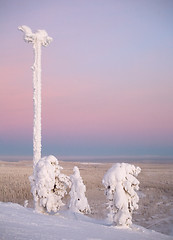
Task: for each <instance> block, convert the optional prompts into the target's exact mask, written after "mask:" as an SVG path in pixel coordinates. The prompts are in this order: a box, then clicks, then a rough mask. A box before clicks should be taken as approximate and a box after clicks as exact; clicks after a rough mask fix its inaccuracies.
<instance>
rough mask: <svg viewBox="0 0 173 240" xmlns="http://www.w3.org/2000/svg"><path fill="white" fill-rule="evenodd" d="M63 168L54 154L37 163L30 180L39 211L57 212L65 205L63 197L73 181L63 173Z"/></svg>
mask: <svg viewBox="0 0 173 240" xmlns="http://www.w3.org/2000/svg"><path fill="white" fill-rule="evenodd" d="M61 169H63V168H62V167H61V166H60V165H59V163H58V160H57V159H56V158H55V157H54V156H52V155H50V156H48V157H43V158H41V159H40V160H39V161H38V162H37V164H36V165H35V168H34V174H33V175H32V176H31V177H30V182H31V191H32V194H33V196H34V201H35V210H36V211H37V212H43V213H44V212H51V211H53V212H56V211H58V210H59V208H60V207H61V206H63V205H64V204H63V202H62V198H63V197H64V195H65V194H67V191H66V190H67V188H68V187H70V186H71V182H70V178H69V177H68V176H66V175H65V174H62V173H61Z"/></svg>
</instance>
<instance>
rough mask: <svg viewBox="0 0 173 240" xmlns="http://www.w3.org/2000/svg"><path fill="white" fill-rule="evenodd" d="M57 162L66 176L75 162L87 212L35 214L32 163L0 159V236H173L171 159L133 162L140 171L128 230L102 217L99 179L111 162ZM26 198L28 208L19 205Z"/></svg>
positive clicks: (160, 237) (6, 239)
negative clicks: (32, 193)
mask: <svg viewBox="0 0 173 240" xmlns="http://www.w3.org/2000/svg"><path fill="white" fill-rule="evenodd" d="M61 165H62V166H63V168H64V170H63V171H64V173H65V174H67V175H71V174H72V172H73V167H74V165H77V166H78V167H79V169H80V172H81V176H82V178H83V180H84V183H85V185H86V189H87V191H86V195H87V198H88V201H89V205H90V207H91V211H92V213H91V214H90V215H89V216H88V217H86V216H81V215H79V214H76V215H73V214H69V212H67V211H63V212H61V213H60V215H54V216H48V215H41V214H37V213H35V212H34V210H33V200H32V195H31V193H30V184H29V180H28V177H29V176H30V175H31V174H32V162H27V161H26V162H18V163H16V162H13V163H7V162H0V201H1V202H0V240H8V239H33V240H34V239H64V240H65V239H90V240H92V239H95V240H98V239H106V240H109V239H110V240H111V239H120V240H121V239H128V240H130V239H132V238H133V239H157V240H160V239H173V237H172V236H173V230H172V229H173V211H172V209H173V196H172V192H173V178H172V174H173V165H172V164H168V165H167V164H137V165H139V166H140V167H141V169H142V171H141V173H140V174H139V178H138V179H139V181H140V191H139V197H140V200H139V209H138V210H137V211H136V212H135V213H134V215H133V229H117V228H116V227H113V226H109V225H108V224H106V222H105V219H106V214H107V211H106V207H105V203H106V199H105V196H104V186H103V185H102V183H101V180H102V178H103V176H104V174H105V172H106V171H107V170H108V169H109V168H110V167H111V166H112V164H111V163H110V164H107V163H106V164H104V163H102V164H94V163H92V164H87V163H85V164H82V163H74V162H71V163H70V162H61ZM26 199H27V200H28V201H29V204H28V208H24V207H23V205H24V201H25V200H26ZM65 200H66V201H67V202H68V201H69V199H65ZM4 202H9V203H4ZM12 202H13V203H12ZM15 203H18V204H20V205H18V204H15ZM139 226H140V227H139ZM141 226H143V227H144V228H143V227H141ZM153 230H155V231H157V232H160V233H164V235H163V234H160V233H156V232H154V231H153ZM165 234H166V235H165ZM168 235H169V236H168Z"/></svg>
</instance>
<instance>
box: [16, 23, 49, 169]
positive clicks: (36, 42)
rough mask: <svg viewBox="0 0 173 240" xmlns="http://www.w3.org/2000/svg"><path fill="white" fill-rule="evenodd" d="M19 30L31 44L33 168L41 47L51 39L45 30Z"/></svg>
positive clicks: (37, 150)
mask: <svg viewBox="0 0 173 240" xmlns="http://www.w3.org/2000/svg"><path fill="white" fill-rule="evenodd" d="M18 29H19V30H21V31H22V32H24V40H25V41H26V42H28V43H32V44H33V49H34V65H33V66H32V70H33V102H34V121H33V162H34V166H35V165H36V164H37V162H38V161H39V160H40V158H41V46H44V47H46V46H48V45H49V44H50V42H51V41H52V38H51V37H49V36H48V34H47V32H46V31H45V30H38V31H37V32H36V33H32V31H31V29H30V28H29V27H28V26H25V25H23V26H20V27H18Z"/></svg>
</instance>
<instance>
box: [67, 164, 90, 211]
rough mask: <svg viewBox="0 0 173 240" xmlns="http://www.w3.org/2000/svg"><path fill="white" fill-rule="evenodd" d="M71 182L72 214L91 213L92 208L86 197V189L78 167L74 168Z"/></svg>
mask: <svg viewBox="0 0 173 240" xmlns="http://www.w3.org/2000/svg"><path fill="white" fill-rule="evenodd" d="M70 180H71V191H70V193H69V194H70V197H71V200H70V204H69V209H70V210H71V211H72V212H81V213H90V207H89V204H88V200H87V198H86V196H85V192H86V187H85V185H84V183H83V180H82V178H81V176H80V171H79V168H78V167H76V166H75V167H74V169H73V175H71V176H70Z"/></svg>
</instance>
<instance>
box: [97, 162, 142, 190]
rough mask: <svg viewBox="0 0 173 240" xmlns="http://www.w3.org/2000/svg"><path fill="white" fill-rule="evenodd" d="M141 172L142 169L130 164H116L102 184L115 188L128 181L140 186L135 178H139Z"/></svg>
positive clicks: (105, 176)
mask: <svg viewBox="0 0 173 240" xmlns="http://www.w3.org/2000/svg"><path fill="white" fill-rule="evenodd" d="M140 171H141V169H140V167H135V166H134V165H131V164H128V163H116V164H115V165H113V166H112V167H111V168H110V169H109V170H108V171H107V173H106V174H105V175H104V178H103V180H102V182H103V184H104V186H105V187H108V186H111V187H112V188H114V187H115V186H116V185H117V183H118V182H121V181H125V180H126V179H128V180H129V181H131V182H134V184H135V185H136V184H139V182H138V180H137V179H136V178H135V177H133V176H138V174H139V173H140Z"/></svg>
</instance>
